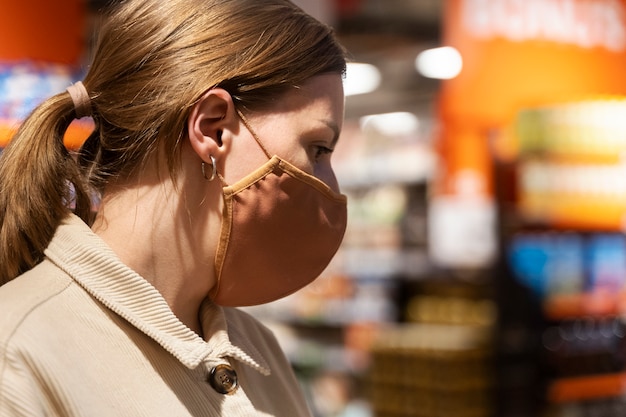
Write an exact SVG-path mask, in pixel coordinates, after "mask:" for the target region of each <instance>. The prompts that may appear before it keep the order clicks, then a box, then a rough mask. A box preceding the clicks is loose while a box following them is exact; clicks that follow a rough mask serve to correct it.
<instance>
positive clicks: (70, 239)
mask: <svg viewBox="0 0 626 417" xmlns="http://www.w3.org/2000/svg"><path fill="white" fill-rule="evenodd" d="M45 255H46V256H47V257H48V258H49V259H50V260H51V261H52V262H53V263H54V264H56V265H57V266H58V267H59V268H61V269H62V270H63V271H65V272H66V273H67V274H69V275H70V276H71V277H72V278H73V279H74V280H75V281H76V282H77V283H78V284H79V285H81V286H82V287H83V288H84V289H85V290H86V291H87V292H88V293H90V294H91V295H92V296H93V297H94V298H96V299H97V300H98V301H100V302H101V303H102V304H104V305H105V306H106V307H107V308H109V309H110V310H112V311H114V312H115V313H117V314H118V315H120V316H121V317H122V318H124V319H125V320H127V321H128V322H129V323H131V324H132V325H133V326H135V327H136V328H137V329H139V330H140V331H142V332H143V333H145V334H146V335H148V336H149V337H151V338H152V339H153V340H154V341H155V342H157V343H158V344H160V345H161V346H162V347H163V348H164V349H165V350H167V351H168V352H170V353H171V354H172V355H174V356H175V357H176V358H177V359H178V360H179V361H180V362H181V363H182V364H183V365H185V366H186V367H188V368H190V369H193V368H196V367H197V366H198V365H199V364H200V363H202V362H212V361H217V360H220V359H221V360H223V359H225V358H227V357H230V358H233V359H236V360H238V361H241V362H243V363H245V364H247V365H249V366H251V367H252V368H254V369H256V370H257V371H259V372H261V373H262V374H264V375H269V374H270V369H269V366H268V365H267V361H266V360H265V358H263V356H262V355H261V354H260V353H259V352H258V350H257V349H256V348H254V345H253V344H252V343H251V342H250V341H248V340H247V339H246V338H245V336H244V335H242V334H241V332H235V333H232V332H229V329H228V325H227V321H226V317H225V314H224V310H223V308H222V307H219V306H217V305H215V304H213V303H211V302H210V301H205V302H204V303H203V305H202V307H201V311H200V318H201V321H202V326H203V331H204V335H205V340H203V339H202V338H201V337H200V336H198V335H197V334H196V333H195V332H193V331H192V330H191V329H189V328H188V327H187V326H185V325H184V324H183V323H182V322H181V321H180V320H179V319H178V318H177V317H176V316H175V315H174V313H173V312H172V310H171V309H170V308H169V306H168V304H167V302H166V301H165V299H164V298H163V296H162V295H161V294H160V293H159V292H158V291H157V289H156V288H155V287H154V286H152V285H151V284H150V283H149V282H148V281H146V280H145V279H144V278H142V277H141V276H140V275H139V274H137V273H136V272H135V271H133V270H132V269H130V268H129V267H128V266H126V265H125V264H124V263H122V261H121V260H120V259H119V258H118V257H117V255H115V253H114V252H113V250H111V248H110V247H109V246H108V245H107V244H106V243H105V242H104V241H103V240H102V239H100V237H98V236H97V235H96V234H95V233H94V232H93V231H92V230H91V229H90V228H89V227H88V226H87V225H86V224H85V223H84V222H83V221H82V220H81V219H80V218H79V217H77V216H75V215H73V214H72V215H70V216H68V217H67V218H66V219H65V220H64V221H63V222H62V223H61V225H59V227H58V228H57V231H56V233H55V235H54V237H53V238H52V241H51V242H50V244H49V245H48V248H47V249H46V251H45ZM231 333H232V334H231Z"/></svg>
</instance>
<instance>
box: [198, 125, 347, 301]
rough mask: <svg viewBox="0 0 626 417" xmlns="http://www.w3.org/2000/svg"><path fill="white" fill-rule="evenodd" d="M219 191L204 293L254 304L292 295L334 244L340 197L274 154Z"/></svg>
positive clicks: (341, 223)
mask: <svg viewBox="0 0 626 417" xmlns="http://www.w3.org/2000/svg"><path fill="white" fill-rule="evenodd" d="M240 117H241V118H242V120H243V123H244V124H245V125H246V126H247V127H248V130H250V132H251V133H252V135H253V136H254V138H255V139H256V141H257V143H258V144H259V145H260V146H261V149H263V151H264V152H265V154H266V155H267V156H268V158H270V156H269V153H268V152H267V151H266V150H265V148H264V147H263V145H262V144H261V142H260V141H259V139H258V137H257V136H256V134H255V133H254V132H253V131H252V130H251V129H250V127H249V126H248V124H247V122H246V120H245V119H244V118H243V116H242V115H241V114H240ZM223 192H224V211H223V216H222V217H223V218H222V230H221V236H220V241H219V245H218V249H217V253H216V259H215V269H216V277H217V282H216V285H215V287H214V288H213V290H212V291H211V293H210V298H211V299H212V300H213V301H214V302H215V303H216V304H218V305H222V306H250V305H257V304H263V303H268V302H271V301H275V300H277V299H279V298H282V297H285V296H287V295H289V294H292V293H293V292H295V291H297V290H299V289H301V288H303V287H304V286H306V285H308V284H309V283H311V282H312V281H313V280H315V278H317V277H318V276H319V275H320V274H321V272H322V271H323V270H324V269H325V268H326V267H327V266H328V263H329V262H330V260H331V259H332V257H333V256H334V255H335V253H336V252H337V249H338V248H339V245H340V244H341V241H342V239H343V235H344V232H345V229H346V223H347V208H346V206H347V199H346V196H345V195H342V194H338V193H336V192H334V191H333V190H332V189H331V188H330V187H329V186H328V185H326V184H325V183H324V182H323V181H321V180H319V179H318V178H316V177H314V176H312V175H309V174H307V173H306V172H304V171H302V170H300V169H299V168H297V167H295V166H293V165H291V164H290V163H289V162H287V161H285V160H283V159H281V158H280V157H278V156H273V157H271V158H270V159H269V161H268V162H267V163H265V164H264V165H263V166H261V167H260V168H259V169H257V170H255V171H254V172H252V173H251V174H249V175H248V176H246V177H245V178H243V179H241V180H240V181H238V182H236V183H235V184H233V185H230V186H225V187H224V188H223Z"/></svg>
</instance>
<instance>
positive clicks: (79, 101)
mask: <svg viewBox="0 0 626 417" xmlns="http://www.w3.org/2000/svg"><path fill="white" fill-rule="evenodd" d="M67 92H68V93H70V97H72V102H73V103H74V112H75V113H76V118H77V119H80V118H82V117H88V116H91V98H90V97H89V93H88V92H87V89H86V88H85V85H84V84H83V83H82V82H81V81H78V82H77V83H75V84H72V85H70V86H69V87H67Z"/></svg>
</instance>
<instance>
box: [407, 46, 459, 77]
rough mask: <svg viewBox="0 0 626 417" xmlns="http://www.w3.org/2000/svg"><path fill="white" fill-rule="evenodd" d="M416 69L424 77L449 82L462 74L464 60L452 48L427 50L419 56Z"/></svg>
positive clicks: (444, 47)
mask: <svg viewBox="0 0 626 417" xmlns="http://www.w3.org/2000/svg"><path fill="white" fill-rule="evenodd" d="M415 68H416V69H417V71H418V72H419V73H420V74H421V75H423V76H424V77H428V78H437V79H441V80H449V79H451V78H454V77H456V76H457V75H459V73H460V72H461V69H462V68H463V58H462V57H461V54H460V53H459V51H457V50H456V49H455V48H453V47H451V46H442V47H440V48H433V49H427V50H425V51H422V52H421V53H420V54H419V55H417V58H416V59H415Z"/></svg>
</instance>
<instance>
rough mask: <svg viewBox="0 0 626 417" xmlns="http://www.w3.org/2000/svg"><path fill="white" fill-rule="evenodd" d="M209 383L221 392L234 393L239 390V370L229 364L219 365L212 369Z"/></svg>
mask: <svg viewBox="0 0 626 417" xmlns="http://www.w3.org/2000/svg"><path fill="white" fill-rule="evenodd" d="M209 383H210V384H211V386H212V387H213V389H214V390H215V391H217V392H219V393H220V394H232V393H234V392H235V391H237V388H238V387H239V385H238V384H237V372H235V370H234V369H233V368H231V367H230V366H229V365H217V366H216V367H215V368H213V369H211V373H210V374H209Z"/></svg>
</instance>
